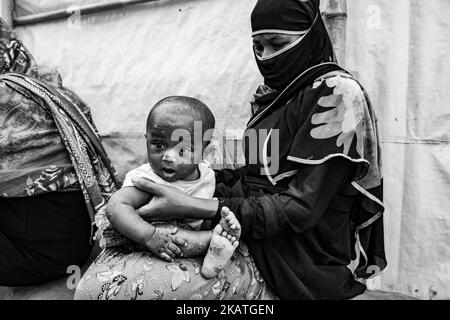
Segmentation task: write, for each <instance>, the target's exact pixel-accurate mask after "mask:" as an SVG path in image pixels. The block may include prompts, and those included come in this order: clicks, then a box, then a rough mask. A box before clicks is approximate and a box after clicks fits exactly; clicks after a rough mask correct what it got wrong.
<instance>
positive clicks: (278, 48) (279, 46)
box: [272, 43, 286, 52]
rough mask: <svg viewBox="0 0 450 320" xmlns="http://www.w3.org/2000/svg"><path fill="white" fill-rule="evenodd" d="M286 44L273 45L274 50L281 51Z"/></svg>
mask: <svg viewBox="0 0 450 320" xmlns="http://www.w3.org/2000/svg"><path fill="white" fill-rule="evenodd" d="M285 46H286V44H285V43H277V44H274V45H272V48H273V50H274V51H275V52H276V51H280V50H281V49H283V48H284V47H285Z"/></svg>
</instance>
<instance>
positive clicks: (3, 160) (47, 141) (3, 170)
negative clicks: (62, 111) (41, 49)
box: [0, 19, 92, 197]
mask: <svg viewBox="0 0 450 320" xmlns="http://www.w3.org/2000/svg"><path fill="white" fill-rule="evenodd" d="M7 73H17V74H22V75H26V76H29V77H31V78H35V79H39V80H42V81H44V82H45V83H48V84H51V85H52V86H53V87H55V88H57V90H58V92H60V93H61V94H64V95H65V96H67V97H68V98H69V99H70V101H71V102H72V103H73V104H75V105H76V107H77V108H78V109H79V110H81V111H82V112H83V114H84V115H85V116H86V117H87V118H88V119H89V120H90V121H91V123H92V119H91V116H90V111H89V108H88V107H87V106H86V105H85V104H84V103H83V102H82V100H81V99H80V98H79V97H78V96H76V95H75V94H74V93H73V92H71V91H70V90H68V89H66V88H64V87H63V85H62V80H61V77H60V76H59V74H58V73H57V72H56V71H49V70H38V68H37V65H36V62H35V60H34V59H33V57H32V55H31V54H30V53H29V52H28V50H27V49H26V48H25V47H24V45H23V44H22V42H21V41H20V40H19V39H17V38H16V37H15V35H14V33H13V32H12V31H11V29H10V27H9V26H8V25H6V23H5V22H4V21H3V20H1V19H0V74H7ZM37 150H39V151H37ZM73 190H80V185H79V183H78V178H77V174H76V171H75V169H74V167H73V163H72V161H71V159H70V157H69V154H68V152H67V150H66V147H65V145H64V143H63V141H62V139H61V136H60V133H59V131H58V129H57V127H56V125H55V121H54V118H53V116H52V114H51V112H49V110H48V109H46V108H45V107H43V101H42V100H41V99H39V98H38V97H36V96H34V95H33V94H31V93H30V92H28V91H27V90H25V89H23V88H20V87H18V86H14V85H11V84H8V83H6V82H5V81H0V196H2V197H27V196H33V195H38V194H42V193H48V192H54V191H73Z"/></svg>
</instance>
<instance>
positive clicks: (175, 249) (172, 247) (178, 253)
mask: <svg viewBox="0 0 450 320" xmlns="http://www.w3.org/2000/svg"><path fill="white" fill-rule="evenodd" d="M169 250H170V251H172V252H173V253H174V254H175V256H178V257H182V256H183V251H181V250H180V248H178V247H177V246H176V245H174V244H173V243H171V244H169Z"/></svg>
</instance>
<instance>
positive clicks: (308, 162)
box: [287, 153, 370, 191]
mask: <svg viewBox="0 0 450 320" xmlns="http://www.w3.org/2000/svg"><path fill="white" fill-rule="evenodd" d="M338 157H341V158H345V159H347V160H350V161H351V162H354V163H367V164H368V165H370V162H369V161H367V160H365V159H352V158H350V157H349V156H346V155H345V154H343V153H335V154H330V155H329V156H327V157H325V158H323V159H320V160H307V159H301V158H297V157H292V156H288V157H287V159H288V160H289V161H293V162H297V163H300V164H311V165H319V164H324V163H325V162H327V161H328V160H330V159H333V158H338ZM361 188H362V187H361ZM363 190H364V189H363ZM358 191H359V190H358ZM364 191H365V190H364Z"/></svg>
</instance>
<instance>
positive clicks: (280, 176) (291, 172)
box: [273, 170, 298, 183]
mask: <svg viewBox="0 0 450 320" xmlns="http://www.w3.org/2000/svg"><path fill="white" fill-rule="evenodd" d="M297 173H298V170H292V171H288V172H285V173H282V174H280V175H279V176H277V177H276V178H274V179H273V181H275V183H278V182H280V181H282V180H284V179H287V178H290V177H292V176H295V175H296V174H297Z"/></svg>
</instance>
